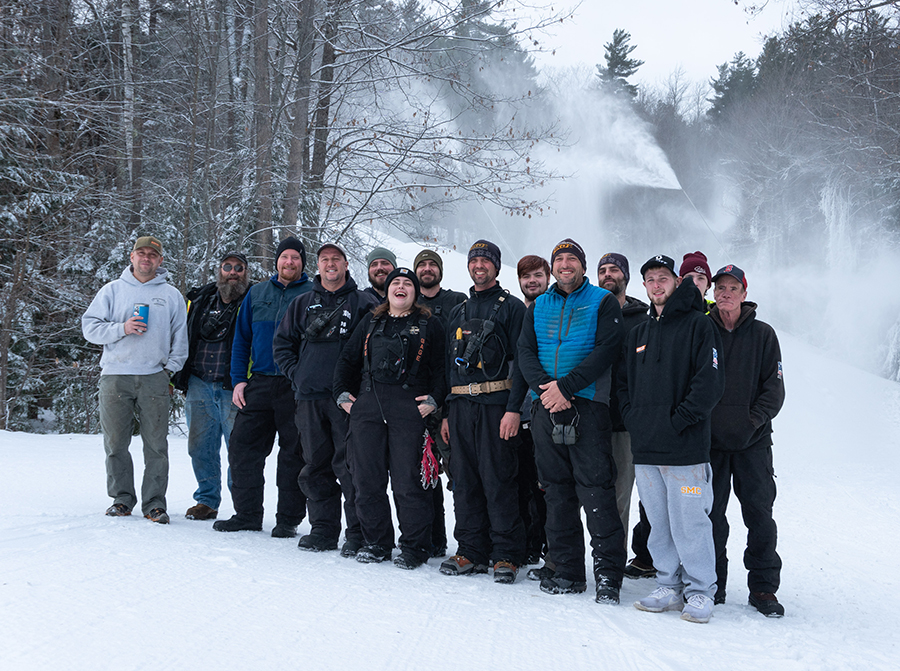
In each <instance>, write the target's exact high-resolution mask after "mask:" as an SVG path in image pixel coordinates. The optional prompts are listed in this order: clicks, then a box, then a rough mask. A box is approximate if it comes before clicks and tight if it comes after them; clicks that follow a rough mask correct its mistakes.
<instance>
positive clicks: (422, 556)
mask: <svg viewBox="0 0 900 671" xmlns="http://www.w3.org/2000/svg"><path fill="white" fill-rule="evenodd" d="M376 394H377V398H376ZM415 396H416V394H415V392H413V391H411V390H407V389H403V387H402V386H401V385H392V384H379V383H378V382H375V383H374V385H373V387H372V390H371V391H363V392H362V393H361V394H360V395H359V398H358V399H357V400H356V402H355V403H354V404H353V408H352V410H351V412H350V435H349V441H348V456H349V462H350V469H351V471H352V472H353V484H354V485H355V487H356V514H357V517H358V518H359V524H360V527H361V530H362V535H363V539H364V540H365V542H366V544H369V545H380V546H381V547H383V548H392V547H394V525H393V522H392V519H391V506H390V503H389V501H388V497H387V485H388V474H390V480H391V491H392V492H393V495H394V507H395V508H396V510H397V521H398V522H399V524H400V539H399V543H398V544H399V546H400V549H401V550H406V551H408V552H410V553H412V554H413V555H414V556H416V557H417V558H418V559H419V560H420V561H425V560H426V559H427V558H428V557H429V556H431V523H432V519H433V517H434V511H433V509H432V493H431V492H430V491H426V490H425V489H424V488H423V487H422V480H421V473H420V469H421V465H422V445H423V442H424V434H425V422H424V420H423V419H422V417H421V415H420V414H419V409H418V407H417V406H418V404H417V403H416V401H415ZM382 410H383V411H384V414H383V415H382ZM382 417H384V418H386V420H387V423H385V421H384V420H383V419H382Z"/></svg>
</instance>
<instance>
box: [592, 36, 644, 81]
mask: <svg viewBox="0 0 900 671" xmlns="http://www.w3.org/2000/svg"><path fill="white" fill-rule="evenodd" d="M629 42H631V33H629V32H627V31H625V30H622V29H621V28H617V29H616V30H614V31H613V37H612V41H611V42H607V43H606V44H604V45H603V51H604V53H603V59H604V60H605V61H606V66H605V67H604V66H602V65H597V76H598V77H599V78H600V83H601V85H602V86H603V87H604V88H608V89H609V90H611V91H613V92H614V93H618V92H620V91H625V92H627V93H628V94H629V95H630V96H632V97H634V96H636V95H637V86H635V85H634V84H631V83H629V82H628V78H629V77H631V76H632V75H633V74H634V73H636V72H637V71H638V68H639V67H641V66H642V65H643V64H644V61H640V60H638V59H636V58H631V52H632V51H634V50H635V49H637V45H633V44H629Z"/></svg>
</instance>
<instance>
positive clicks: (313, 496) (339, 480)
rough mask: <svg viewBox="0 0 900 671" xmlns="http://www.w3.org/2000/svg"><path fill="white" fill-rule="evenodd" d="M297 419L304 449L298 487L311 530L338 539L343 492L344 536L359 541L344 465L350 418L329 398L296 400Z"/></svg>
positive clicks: (350, 482) (349, 480) (350, 485)
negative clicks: (304, 496)
mask: <svg viewBox="0 0 900 671" xmlns="http://www.w3.org/2000/svg"><path fill="white" fill-rule="evenodd" d="M296 418H297V428H298V429H299V430H300V444H301V445H302V448H303V470H302V471H300V488H301V489H302V490H303V493H304V494H305V495H306V510H307V512H308V513H309V524H310V529H311V531H310V533H312V534H315V535H316V536H321V537H322V538H326V539H328V540H329V541H333V542H337V540H338V539H339V538H340V535H341V494H343V496H344V515H345V519H346V522H347V539H348V540H350V539H352V540H362V532H361V531H360V530H359V520H358V519H356V492H355V491H354V489H353V479H352V478H351V476H350V470H349V469H348V468H347V430H348V428H349V426H350V418H349V417H348V416H347V413H346V412H344V411H343V410H341V409H340V408H339V407H338V406H337V404H336V403H335V402H334V401H333V400H332V399H331V398H323V399H316V400H313V401H297V415H296Z"/></svg>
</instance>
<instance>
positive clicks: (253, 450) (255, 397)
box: [228, 373, 306, 525]
mask: <svg viewBox="0 0 900 671" xmlns="http://www.w3.org/2000/svg"><path fill="white" fill-rule="evenodd" d="M244 400H245V401H246V405H244V407H243V408H241V409H240V410H239V411H238V415H237V417H236V418H235V420H234V429H233V430H232V432H231V442H230V444H229V446H228V464H229V466H230V467H231V500H232V501H233V502H234V511H235V513H237V515H238V516H240V517H242V518H245V519H247V520H251V521H258V522H262V517H263V491H264V489H265V475H264V470H265V466H266V457H268V456H269V455H270V454H271V453H272V447H273V445H274V443H275V435H276V433H277V434H278V470H277V471H276V476H275V483H276V485H277V486H278V507H277V509H276V514H275V520H276V521H277V522H278V523H279V524H290V525H297V524H300V522H302V521H303V517H304V516H305V514H306V497H305V496H304V495H303V492H302V491H301V489H300V485H299V484H298V483H297V477H298V476H299V475H300V469H301V468H302V467H303V459H302V457H301V456H300V437H299V435H298V433H297V425H296V424H295V423H294V392H293V390H292V389H291V383H290V381H289V380H288V379H287V378H286V377H282V376H280V375H279V376H274V375H260V374H259V373H257V374H255V375H254V376H253V377H251V378H250V382H249V383H248V384H247V386H246V387H245V388H244Z"/></svg>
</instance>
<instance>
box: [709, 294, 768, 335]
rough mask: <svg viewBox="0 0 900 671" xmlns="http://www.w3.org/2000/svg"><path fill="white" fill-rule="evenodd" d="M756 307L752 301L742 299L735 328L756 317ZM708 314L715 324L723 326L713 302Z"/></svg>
mask: <svg viewBox="0 0 900 671" xmlns="http://www.w3.org/2000/svg"><path fill="white" fill-rule="evenodd" d="M756 307H757V305H756V303H754V302H753V301H744V302H743V303H741V316H740V317H738V320H737V323H736V324H735V325H734V328H735V330H737V329H738V328H739V327H740V326H741V324H743V323H745V322H750V321H753V320H754V319H756ZM709 316H710V317H712V320H713V321H714V322H715V323H716V326H721V327H722V328H725V323H724V322H723V321H722V315H720V314H719V306H718V305H715V304H713V305H712V307H710V309H709Z"/></svg>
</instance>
